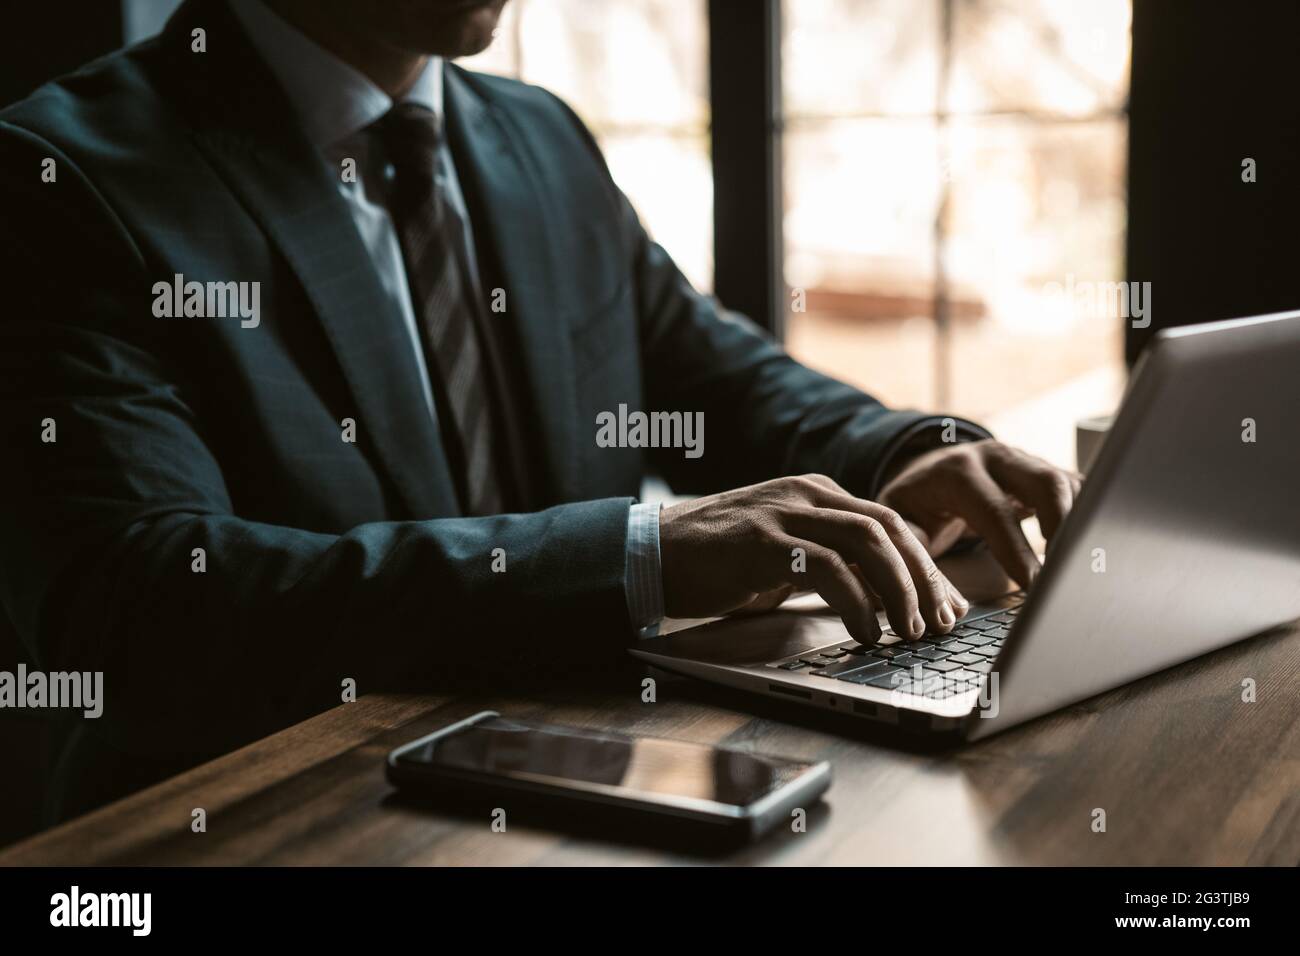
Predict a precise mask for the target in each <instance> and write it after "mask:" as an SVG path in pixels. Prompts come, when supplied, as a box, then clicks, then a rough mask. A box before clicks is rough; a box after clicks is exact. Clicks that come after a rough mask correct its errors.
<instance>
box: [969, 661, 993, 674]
mask: <svg viewBox="0 0 1300 956" xmlns="http://www.w3.org/2000/svg"><path fill="white" fill-rule="evenodd" d="M966 669H967V670H971V671H974V672H975V673H977V674H990V673H992V672H993V662H992V661H988V660H986V661H981V662H980V663H978V664H967V665H966Z"/></svg>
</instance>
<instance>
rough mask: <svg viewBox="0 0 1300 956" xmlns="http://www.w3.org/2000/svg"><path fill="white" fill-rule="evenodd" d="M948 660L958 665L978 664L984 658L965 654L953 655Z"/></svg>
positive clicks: (968, 653)
mask: <svg viewBox="0 0 1300 956" xmlns="http://www.w3.org/2000/svg"><path fill="white" fill-rule="evenodd" d="M948 660H950V661H954V662H956V663H958V664H978V663H979V662H980V661H982V660H984V658H982V657H980V655H978V654H973V653H970V652H965V653H961V654H954V655H953V656H952V657H950V658H948Z"/></svg>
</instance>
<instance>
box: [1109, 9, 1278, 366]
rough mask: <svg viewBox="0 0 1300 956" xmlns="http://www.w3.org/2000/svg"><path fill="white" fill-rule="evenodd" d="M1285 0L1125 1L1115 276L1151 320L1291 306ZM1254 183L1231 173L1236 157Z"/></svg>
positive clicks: (1137, 344) (1135, 336) (1179, 321)
mask: <svg viewBox="0 0 1300 956" xmlns="http://www.w3.org/2000/svg"><path fill="white" fill-rule="evenodd" d="M1297 37H1300V3H1297V2H1296V0H1252V2H1250V3H1241V2H1231V0H1135V2H1134V5H1133V87H1132V94H1131V110H1130V134H1129V135H1130V155H1129V228H1128V278H1129V279H1130V281H1149V282H1151V283H1152V286H1151V293H1152V310H1151V314H1152V326H1151V328H1150V329H1147V330H1134V329H1130V330H1129V333H1128V337H1129V340H1128V343H1127V353H1128V359H1129V361H1130V362H1131V361H1132V360H1133V359H1134V358H1135V357H1136V355H1137V352H1138V350H1139V349H1140V348H1141V347H1142V345H1143V344H1145V342H1146V341H1147V340H1148V339H1149V337H1150V335H1151V334H1152V333H1153V332H1154V331H1155V330H1156V328H1158V327H1162V326H1167V325H1186V324H1189V323H1193V322H1208V321H1212V320H1215V319H1227V318H1234V317H1237V316H1242V315H1255V314H1260V313H1265V312H1278V311H1283V310H1288V309H1296V308H1300V261H1298V258H1300V257H1298V255H1297V253H1298V251H1300V250H1298V248H1297V247H1298V245H1300V244H1298V243H1297V241H1296V236H1297V232H1298V229H1300V95H1297V91H1298V90H1300V72H1298V71H1297V63H1298V62H1300V59H1298V58H1297V55H1296V43H1297ZM1248 157H1249V158H1252V159H1254V160H1255V162H1256V167H1257V168H1256V177H1257V179H1256V182H1253V183H1245V182H1242V178H1241V177H1242V165H1241V164H1242V160H1243V159H1246V158H1248Z"/></svg>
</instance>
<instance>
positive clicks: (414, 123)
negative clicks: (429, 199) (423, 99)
mask: <svg viewBox="0 0 1300 956" xmlns="http://www.w3.org/2000/svg"><path fill="white" fill-rule="evenodd" d="M378 129H379V134H380V136H381V137H382V138H383V141H384V147H385V148H386V149H387V150H388V158H389V159H390V160H391V161H392V163H393V165H395V166H396V167H397V169H398V172H399V174H400V173H402V172H405V171H420V170H425V171H430V172H431V171H432V170H433V169H434V165H435V162H436V157H437V154H438V144H439V143H440V141H441V139H442V130H441V128H440V124H439V122H438V117H437V115H436V114H435V113H434V112H433V110H431V109H429V108H428V107H427V106H421V105H420V104H418V103H398V104H397V105H396V106H394V107H393V108H392V109H390V110H389V111H388V112H387V113H385V114H384V116H383V118H382V119H380V121H379V123H378Z"/></svg>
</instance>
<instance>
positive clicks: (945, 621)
mask: <svg viewBox="0 0 1300 956" xmlns="http://www.w3.org/2000/svg"><path fill="white" fill-rule="evenodd" d="M956 621H957V618H956V617H955V616H954V615H953V613H952V605H951V604H949V603H948V602H947V601H944V602H943V603H942V604H940V605H939V623H940V624H942V625H943V626H944V627H952V626H953V624H955V623H956Z"/></svg>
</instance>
